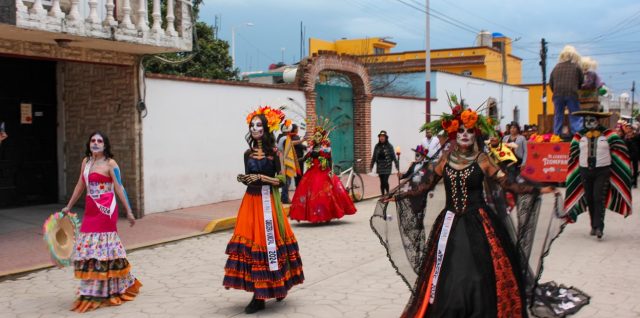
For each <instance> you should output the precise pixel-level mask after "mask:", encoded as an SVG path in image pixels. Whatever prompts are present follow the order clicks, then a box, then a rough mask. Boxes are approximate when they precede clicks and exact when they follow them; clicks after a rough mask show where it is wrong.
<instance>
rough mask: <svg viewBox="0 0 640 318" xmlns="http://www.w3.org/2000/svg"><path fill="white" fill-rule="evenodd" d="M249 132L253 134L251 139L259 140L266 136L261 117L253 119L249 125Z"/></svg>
mask: <svg viewBox="0 0 640 318" xmlns="http://www.w3.org/2000/svg"><path fill="white" fill-rule="evenodd" d="M249 131H250V132H251V138H253V139H255V140H258V139H261V138H262V136H264V125H263V124H262V120H260V117H258V116H255V117H253V119H251V124H249Z"/></svg>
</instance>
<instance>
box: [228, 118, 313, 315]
mask: <svg viewBox="0 0 640 318" xmlns="http://www.w3.org/2000/svg"><path fill="white" fill-rule="evenodd" d="M283 118H284V114H283V113H282V112H281V111H279V110H278V109H273V108H270V107H260V108H258V110H256V111H255V112H253V113H251V114H249V116H248V117H247V124H248V125H249V133H248V134H247V142H248V143H249V147H250V148H249V149H248V150H247V151H246V152H245V153H244V169H245V173H244V174H241V175H238V181H239V182H242V183H243V184H245V185H247V191H246V193H245V195H244V198H243V199H242V203H241V205H240V209H239V211H238V217H237V221H236V227H235V230H234V233H233V236H232V237H231V240H230V241H229V244H228V245H227V250H226V253H227V254H228V255H229V258H228V260H227V264H226V266H225V268H224V272H225V275H224V282H223V285H224V286H225V287H226V288H236V289H242V290H246V291H248V292H252V293H253V299H252V300H251V302H250V303H249V305H247V307H246V308H245V312H246V313H248V314H251V313H255V312H257V311H260V310H262V309H264V307H265V300H266V299H269V298H276V299H277V300H278V301H281V300H282V299H284V298H285V297H286V296H287V292H288V291H289V289H291V287H293V286H294V285H297V284H302V282H303V280H304V275H303V272H302V261H301V260H300V254H299V252H298V242H297V241H296V237H295V236H294V235H293V231H291V227H290V226H289V222H288V220H287V218H286V217H285V215H284V213H283V210H282V205H281V203H280V193H279V191H278V187H281V186H282V185H283V184H284V176H282V175H280V160H279V159H278V155H277V151H276V146H275V141H274V138H273V131H274V130H276V129H278V126H279V125H280V121H282V119H283Z"/></svg>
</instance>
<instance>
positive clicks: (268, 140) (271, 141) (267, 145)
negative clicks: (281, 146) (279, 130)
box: [245, 114, 276, 156]
mask: <svg viewBox="0 0 640 318" xmlns="http://www.w3.org/2000/svg"><path fill="white" fill-rule="evenodd" d="M256 117H258V118H260V121H261V122H262V127H263V129H264V133H263V134H262V139H261V141H262V151H264V153H265V154H266V155H267V156H273V155H275V154H276V150H275V148H276V140H275V138H274V137H273V134H272V133H271V132H270V131H269V123H268V121H267V117H265V116H264V115H262V114H260V115H255V116H253V118H256ZM253 118H251V121H253ZM251 121H249V132H248V133H247V135H246V136H245V140H246V141H247V143H248V144H249V147H251V149H253V148H256V147H258V141H257V140H254V139H253V138H252V137H251Z"/></svg>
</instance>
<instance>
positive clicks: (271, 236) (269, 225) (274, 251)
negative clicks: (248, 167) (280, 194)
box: [262, 185, 278, 272]
mask: <svg viewBox="0 0 640 318" xmlns="http://www.w3.org/2000/svg"><path fill="white" fill-rule="evenodd" d="M262 213H263V214H264V234H265V239H266V241H267V256H268V261H269V270H270V271H272V272H273V271H277V270H278V247H277V245H276V233H275V231H274V224H273V212H272V208H271V186H269V185H263V186H262Z"/></svg>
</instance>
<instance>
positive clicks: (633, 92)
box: [631, 81, 636, 124]
mask: <svg viewBox="0 0 640 318" xmlns="http://www.w3.org/2000/svg"><path fill="white" fill-rule="evenodd" d="M635 96H636V81H633V83H632V84H631V123H632V124H633V121H634V120H635V117H633V103H635V100H634V99H635Z"/></svg>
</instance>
